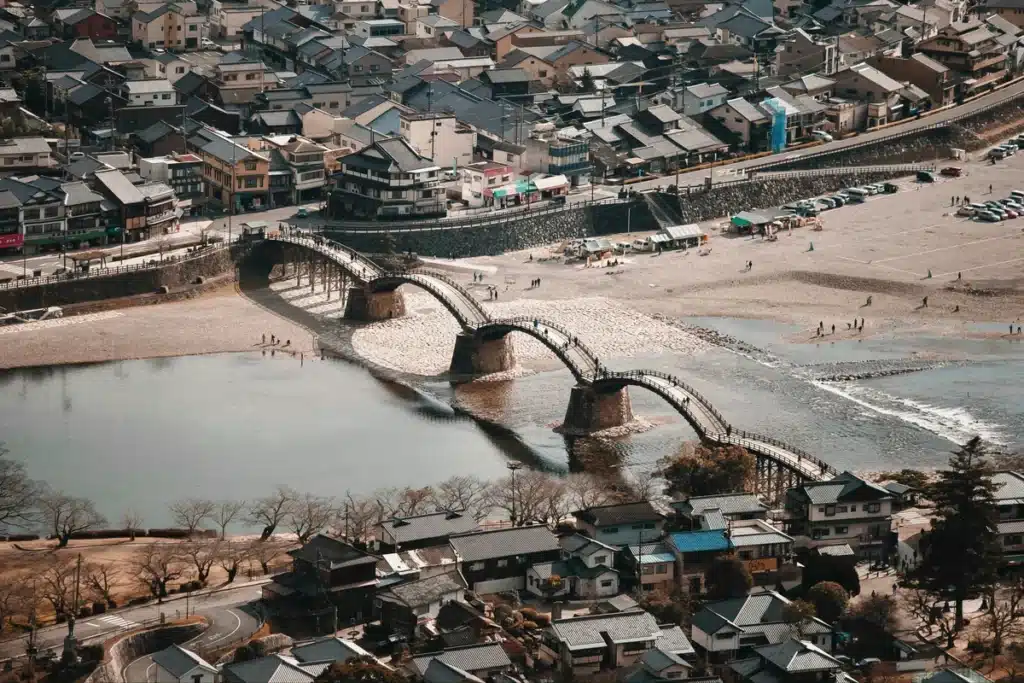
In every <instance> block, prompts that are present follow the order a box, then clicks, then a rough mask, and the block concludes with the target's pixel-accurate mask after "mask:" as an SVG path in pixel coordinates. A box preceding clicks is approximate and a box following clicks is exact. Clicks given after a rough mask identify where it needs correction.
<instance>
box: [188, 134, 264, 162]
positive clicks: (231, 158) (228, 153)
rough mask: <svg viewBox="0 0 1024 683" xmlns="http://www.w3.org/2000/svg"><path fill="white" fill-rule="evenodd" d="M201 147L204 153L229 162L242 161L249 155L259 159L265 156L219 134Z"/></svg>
mask: <svg viewBox="0 0 1024 683" xmlns="http://www.w3.org/2000/svg"><path fill="white" fill-rule="evenodd" d="M202 149H203V152H204V153H206V154H209V155H210V156H212V157H216V158H217V159H219V160H220V161H223V162H225V163H229V164H230V163H238V162H239V161H244V160H245V159H249V158H251V157H256V158H260V159H263V158H265V157H263V156H262V155H259V154H256V153H255V152H253V151H251V150H250V149H249V148H248V147H243V146H242V145H239V144H237V143H235V142H232V141H231V140H226V139H224V138H222V137H220V136H219V135H218V136H215V137H214V139H213V140H210V141H209V142H207V143H206V144H205V145H203V147H202Z"/></svg>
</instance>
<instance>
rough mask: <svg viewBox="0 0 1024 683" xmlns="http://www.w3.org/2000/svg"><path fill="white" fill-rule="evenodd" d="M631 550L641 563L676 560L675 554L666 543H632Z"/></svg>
mask: <svg viewBox="0 0 1024 683" xmlns="http://www.w3.org/2000/svg"><path fill="white" fill-rule="evenodd" d="M629 552H630V554H631V555H632V556H633V558H634V559H638V560H639V561H640V564H657V563H659V562H674V561H675V555H673V554H672V551H671V550H669V548H668V546H666V545H665V544H664V543H648V544H647V545H631V546H629Z"/></svg>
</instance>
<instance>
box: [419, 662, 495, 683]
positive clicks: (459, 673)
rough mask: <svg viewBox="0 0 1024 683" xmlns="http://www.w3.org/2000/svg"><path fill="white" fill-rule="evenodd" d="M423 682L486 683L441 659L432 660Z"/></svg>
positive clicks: (424, 674)
mask: <svg viewBox="0 0 1024 683" xmlns="http://www.w3.org/2000/svg"><path fill="white" fill-rule="evenodd" d="M423 683H484V681H483V679H481V678H479V677H477V676H474V675H473V674H471V673H469V672H468V671H465V670H464V669H460V668H459V667H457V666H452V665H451V664H448V663H447V662H443V661H441V660H439V659H432V660H430V664H428V665H427V670H426V671H424V672H423Z"/></svg>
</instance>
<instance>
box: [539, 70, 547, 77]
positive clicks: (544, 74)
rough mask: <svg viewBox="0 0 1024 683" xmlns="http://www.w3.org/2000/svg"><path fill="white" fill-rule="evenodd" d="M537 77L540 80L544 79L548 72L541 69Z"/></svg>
mask: <svg viewBox="0 0 1024 683" xmlns="http://www.w3.org/2000/svg"><path fill="white" fill-rule="evenodd" d="M537 75H538V76H540V77H541V78H544V77H545V76H547V75H548V71H547V69H541V70H540V71H538V72H537Z"/></svg>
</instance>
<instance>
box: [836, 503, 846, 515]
mask: <svg viewBox="0 0 1024 683" xmlns="http://www.w3.org/2000/svg"><path fill="white" fill-rule="evenodd" d="M836 512H838V513H839V514H844V513H845V512H846V506H845V505H837V506H836Z"/></svg>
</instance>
